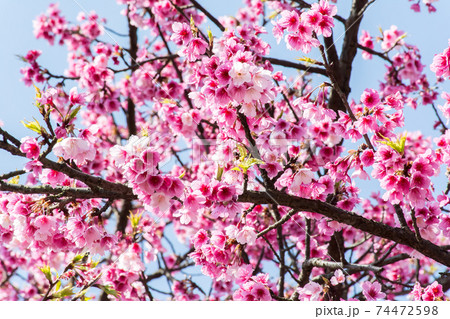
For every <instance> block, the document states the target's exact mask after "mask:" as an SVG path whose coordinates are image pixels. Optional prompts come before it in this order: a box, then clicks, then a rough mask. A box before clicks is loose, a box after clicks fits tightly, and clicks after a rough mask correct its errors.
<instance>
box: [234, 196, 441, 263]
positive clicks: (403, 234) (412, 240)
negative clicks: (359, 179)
mask: <svg viewBox="0 0 450 319" xmlns="http://www.w3.org/2000/svg"><path fill="white" fill-rule="evenodd" d="M238 201H239V202H247V203H254V204H276V205H282V206H287V207H291V208H292V209H294V210H298V211H306V212H313V213H318V214H321V215H323V216H326V217H328V218H331V219H333V220H335V221H337V222H340V223H343V224H346V225H349V226H353V227H354V228H356V229H359V230H362V231H364V232H367V233H369V234H373V235H375V236H378V237H382V238H386V239H389V240H392V241H394V242H396V243H399V244H401V245H405V246H409V247H411V248H413V249H415V250H417V251H418V252H420V253H421V254H423V255H425V256H427V257H429V258H431V259H433V260H435V261H437V262H439V263H441V264H443V265H445V266H448V267H450V252H448V251H446V250H443V249H442V248H441V247H439V246H437V245H435V244H433V243H432V242H430V241H428V240H424V239H423V240H422V241H417V239H416V237H415V234H414V233H412V232H408V231H405V230H404V229H401V228H398V227H391V226H388V225H386V224H383V223H381V222H377V221H374V220H370V219H367V218H364V217H362V216H360V215H358V214H356V213H353V212H348V211H345V210H343V209H341V208H339V207H336V206H333V205H331V204H328V203H326V202H322V201H320V200H314V199H307V198H301V197H297V196H293V195H288V194H286V193H283V192H280V191H276V190H267V191H265V192H256V191H247V192H245V193H243V194H242V195H240V196H239V197H238Z"/></svg>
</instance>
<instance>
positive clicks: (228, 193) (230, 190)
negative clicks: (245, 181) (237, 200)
mask: <svg viewBox="0 0 450 319" xmlns="http://www.w3.org/2000/svg"><path fill="white" fill-rule="evenodd" d="M234 194H235V190H234V187H231V186H229V185H221V186H220V187H219V188H218V191H217V199H218V200H219V201H221V202H228V201H230V200H231V199H232V198H233V195H234Z"/></svg>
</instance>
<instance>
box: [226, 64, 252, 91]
mask: <svg viewBox="0 0 450 319" xmlns="http://www.w3.org/2000/svg"><path fill="white" fill-rule="evenodd" d="M229 74H230V76H231V78H232V79H233V84H234V85H236V86H240V85H242V84H244V83H246V82H250V81H251V79H252V75H251V74H250V65H249V64H248V63H242V62H234V64H233V67H232V68H231V70H230V72H229Z"/></svg>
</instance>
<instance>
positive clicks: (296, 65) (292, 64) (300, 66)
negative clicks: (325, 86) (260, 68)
mask: <svg viewBox="0 0 450 319" xmlns="http://www.w3.org/2000/svg"><path fill="white" fill-rule="evenodd" d="M262 59H263V60H266V61H269V62H270V63H272V64H276V65H281V66H284V67H287V68H293V69H297V70H302V71H306V72H309V73H317V74H321V75H324V76H326V75H327V71H326V70H325V69H322V68H318V67H315V66H307V65H304V64H301V63H295V62H291V61H286V60H281V59H277V58H270V57H263V58H262Z"/></svg>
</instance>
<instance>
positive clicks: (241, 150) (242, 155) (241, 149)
mask: <svg viewBox="0 0 450 319" xmlns="http://www.w3.org/2000/svg"><path fill="white" fill-rule="evenodd" d="M236 147H237V148H238V150H239V155H240V156H239V160H240V161H243V160H244V159H245V158H246V157H247V155H248V152H247V149H246V148H245V146H244V145H242V144H237V145H236Z"/></svg>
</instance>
